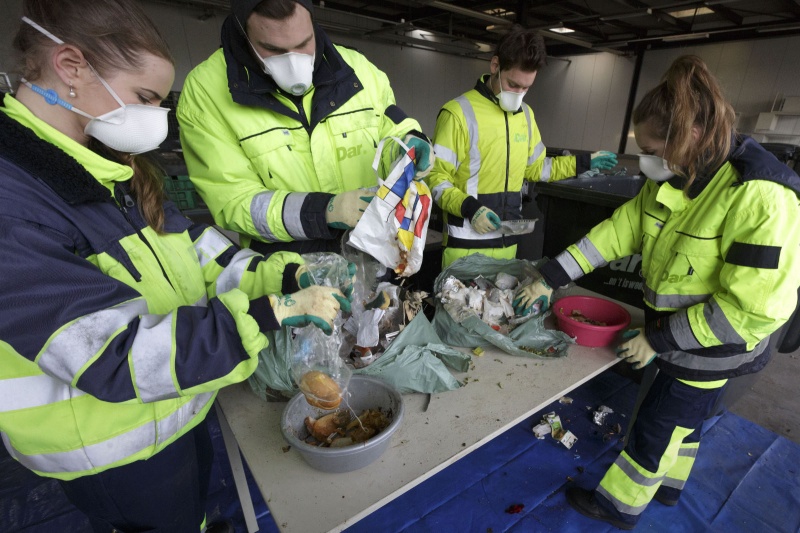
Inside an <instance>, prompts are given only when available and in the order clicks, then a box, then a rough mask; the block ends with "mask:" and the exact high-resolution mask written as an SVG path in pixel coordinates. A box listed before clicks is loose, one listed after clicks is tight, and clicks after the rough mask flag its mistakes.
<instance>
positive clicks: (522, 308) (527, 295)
mask: <svg viewBox="0 0 800 533" xmlns="http://www.w3.org/2000/svg"><path fill="white" fill-rule="evenodd" d="M552 297H553V289H552V287H550V285H548V284H547V282H546V281H545V280H544V279H543V278H539V279H537V280H536V281H534V282H531V283H529V284H527V285H525V286H524V287H521V288H520V289H518V290H517V293H516V295H515V297H514V301H513V302H511V305H512V306H513V307H514V311H515V312H516V313H517V315H519V316H525V315H528V314H530V313H531V311H532V310H533V308H534V306H535V304H536V302H541V303H540V304H539V306H538V307H539V309H538V311H537V313H536V314H539V313H543V312H544V311H546V310H547V308H548V307H550V301H551V299H552Z"/></svg>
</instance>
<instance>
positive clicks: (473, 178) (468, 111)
mask: <svg viewBox="0 0 800 533" xmlns="http://www.w3.org/2000/svg"><path fill="white" fill-rule="evenodd" d="M456 102H458V105H460V106H461V111H462V112H463V113H464V118H465V119H466V121H467V132H468V136H469V179H468V180H467V191H466V192H467V194H468V195H470V196H472V197H473V198H477V197H478V179H479V175H480V171H481V152H480V150H479V149H478V141H479V140H480V137H479V135H478V119H477V118H476V117H475V109H473V107H472V103H470V101H469V100H468V99H467V97H466V96H464V95H463V94H462V95H461V96H459V97H458V98H456Z"/></svg>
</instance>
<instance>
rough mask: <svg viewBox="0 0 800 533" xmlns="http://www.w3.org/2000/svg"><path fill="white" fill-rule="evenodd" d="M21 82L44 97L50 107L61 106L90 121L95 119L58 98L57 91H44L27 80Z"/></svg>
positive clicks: (23, 79) (21, 79) (22, 79)
mask: <svg viewBox="0 0 800 533" xmlns="http://www.w3.org/2000/svg"><path fill="white" fill-rule="evenodd" d="M20 81H21V82H22V83H24V84H25V85H27V86H28V88H30V90H32V91H33V92H35V93H36V94H40V95H42V97H43V98H44V101H45V102H47V103H48V104H50V105H60V106H61V107H63V108H65V109H69V110H70V111H74V112H76V113H77V114H79V115H83V116H84V117H86V118H89V119H93V118H94V117H93V116H92V115H90V114H89V113H87V112H85V111H81V110H80V109H78V108H77V107H75V106H73V105H72V104H70V103H69V102H66V101H64V100H62V99H61V98H60V97H59V96H58V93H57V92H56V91H55V90H53V89H42V88H41V87H39V86H38V85H34V84H33V83H31V82H29V81H28V80H26V79H25V78H20Z"/></svg>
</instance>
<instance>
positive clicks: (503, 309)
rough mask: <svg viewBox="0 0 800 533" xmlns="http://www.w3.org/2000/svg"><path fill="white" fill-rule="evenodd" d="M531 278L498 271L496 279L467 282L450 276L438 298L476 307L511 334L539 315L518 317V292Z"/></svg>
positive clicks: (485, 318)
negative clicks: (515, 304) (516, 306)
mask: <svg viewBox="0 0 800 533" xmlns="http://www.w3.org/2000/svg"><path fill="white" fill-rule="evenodd" d="M529 281H530V280H529V279H527V278H526V279H525V280H523V281H522V283H520V281H519V280H518V279H517V278H516V277H514V276H512V275H510V274H505V273H503V272H501V273H499V274H497V276H496V277H495V280H494V282H492V281H490V280H489V279H487V278H484V277H483V276H478V277H477V278H475V279H471V280H467V281H463V282H462V281H461V280H459V279H458V278H456V277H455V276H450V277H449V278H447V279H446V280H445V281H444V284H443V285H442V290H441V292H440V293H439V294H437V297H438V298H439V299H440V300H441V301H442V303H444V304H456V305H460V306H462V307H464V308H468V309H470V310H472V312H474V313H475V314H476V315H477V316H478V317H479V318H480V319H481V320H483V321H484V322H486V323H487V324H488V325H489V326H491V328H492V329H494V330H495V331H499V332H500V333H503V334H508V332H510V331H511V330H513V329H514V328H515V327H516V326H517V325H519V324H521V323H523V322H525V321H527V320H528V319H530V318H531V316H533V315H535V314H536V313H532V314H531V315H527V316H517V314H516V312H515V311H514V306H513V302H514V299H515V297H516V296H515V295H516V291H517V289H518V288H519V287H521V286H524V285H525V284H527V283H528V282H529Z"/></svg>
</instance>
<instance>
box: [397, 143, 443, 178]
mask: <svg viewBox="0 0 800 533" xmlns="http://www.w3.org/2000/svg"><path fill="white" fill-rule="evenodd" d="M403 142H404V143H405V144H406V146H408V147H409V148H414V168H415V169H416V171H417V173H416V176H415V177H417V178H424V177H425V176H427V175H428V174H430V172H431V169H432V168H433V161H434V160H435V159H436V156H435V155H434V154H433V145H431V143H430V141H429V140H428V139H426V138H423V137H420V136H419V135H417V134H416V133H409V134H408V135H406V138H405V139H403Z"/></svg>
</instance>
